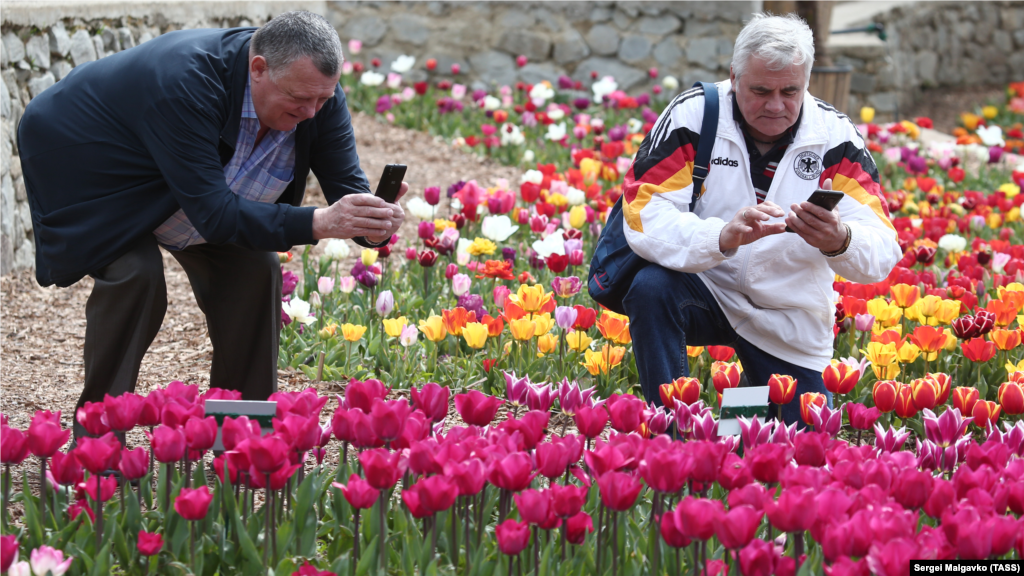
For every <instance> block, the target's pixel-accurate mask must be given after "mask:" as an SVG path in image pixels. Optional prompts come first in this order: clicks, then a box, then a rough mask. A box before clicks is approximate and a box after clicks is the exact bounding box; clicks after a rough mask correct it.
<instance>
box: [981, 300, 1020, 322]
mask: <svg viewBox="0 0 1024 576" xmlns="http://www.w3.org/2000/svg"><path fill="white" fill-rule="evenodd" d="M1007 294H1011V292H1007ZM985 310H988V311H989V312H991V313H993V314H995V315H996V326H1003V327H1005V326H1009V325H1010V323H1011V322H1013V320H1014V319H1015V318H1016V317H1017V311H1018V310H1019V308H1018V307H1017V306H1016V303H1015V302H1012V301H1009V300H996V299H992V300H990V301H989V303H988V306H986V307H985Z"/></svg>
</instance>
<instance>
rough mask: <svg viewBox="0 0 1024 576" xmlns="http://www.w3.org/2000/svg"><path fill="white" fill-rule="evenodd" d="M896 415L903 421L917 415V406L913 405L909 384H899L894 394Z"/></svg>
mask: <svg viewBox="0 0 1024 576" xmlns="http://www.w3.org/2000/svg"><path fill="white" fill-rule="evenodd" d="M895 410H896V415H897V416H899V417H900V418H903V419H904V420H905V419H907V418H910V417H912V416H914V415H915V414H917V405H916V404H914V390H913V389H912V388H911V387H910V385H909V384H900V389H899V390H898V391H897V392H896V406H895Z"/></svg>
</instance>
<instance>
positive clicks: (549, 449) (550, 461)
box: [535, 442, 569, 480]
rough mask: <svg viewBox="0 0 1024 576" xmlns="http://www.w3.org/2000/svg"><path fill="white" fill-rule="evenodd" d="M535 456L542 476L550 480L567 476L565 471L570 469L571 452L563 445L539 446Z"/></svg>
mask: <svg viewBox="0 0 1024 576" xmlns="http://www.w3.org/2000/svg"><path fill="white" fill-rule="evenodd" d="M535 454H536V457H537V469H538V470H539V471H540V475H541V476H544V477H545V478H548V479H550V480H554V479H555V478H558V477H559V476H561V475H563V474H565V469H566V468H568V467H569V451H568V450H566V448H565V447H564V446H562V445H561V444H555V443H553V442H545V443H543V444H538V445H537V448H536V451H535Z"/></svg>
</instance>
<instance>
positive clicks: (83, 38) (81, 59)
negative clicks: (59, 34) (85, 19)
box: [69, 30, 97, 66]
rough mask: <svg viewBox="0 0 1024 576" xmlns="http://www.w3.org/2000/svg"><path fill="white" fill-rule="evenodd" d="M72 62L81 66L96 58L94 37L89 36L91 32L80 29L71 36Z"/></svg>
mask: <svg viewBox="0 0 1024 576" xmlns="http://www.w3.org/2000/svg"><path fill="white" fill-rule="evenodd" d="M69 53H70V54H71V62H72V63H73V64H74V65H75V66H81V65H82V64H85V63H86V62H92V61H93V60H95V59H96V57H97V54H96V46H95V45H94V44H93V43H92V38H90V37H89V33H88V32H86V31H85V30H79V31H78V32H75V33H74V34H73V35H72V36H71V50H70V51H69Z"/></svg>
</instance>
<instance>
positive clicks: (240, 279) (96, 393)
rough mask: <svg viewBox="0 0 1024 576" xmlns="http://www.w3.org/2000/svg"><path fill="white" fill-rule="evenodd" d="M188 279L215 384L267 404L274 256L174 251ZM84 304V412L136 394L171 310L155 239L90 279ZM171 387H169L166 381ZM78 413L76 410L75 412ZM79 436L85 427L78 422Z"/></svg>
mask: <svg viewBox="0 0 1024 576" xmlns="http://www.w3.org/2000/svg"><path fill="white" fill-rule="evenodd" d="M171 254H172V255H173V256H174V258H175V259H176V260H177V261H178V263H179V264H181V266H182V268H184V269H185V273H186V274H188V279H189V283H190V284H191V285H192V292H193V294H195V297H196V303H198V304H199V308H200V309H201V310H202V311H203V313H204V314H205V315H206V326H207V328H208V329H209V332H210V340H211V342H212V344H213V366H212V367H211V369H210V386H211V387H217V388H225V389H230V390H239V391H241V392H242V398H243V399H245V400H266V399H267V397H268V396H270V394H272V393H273V392H275V391H276V390H277V354H278V343H279V337H280V330H281V268H280V263H279V260H278V257H277V254H276V253H274V252H258V251H253V250H248V249H246V248H241V247H238V246H234V245H228V244H224V245H216V246H215V245H212V244H198V245H194V246H190V247H188V248H186V249H184V250H181V251H171ZM91 276H92V277H93V278H94V279H95V280H96V284H95V286H94V287H93V289H92V294H90V296H89V300H88V302H87V304H86V306H85V317H86V329H85V389H84V390H83V391H82V396H81V398H79V400H78V407H81V406H83V405H84V404H85V403H86V402H101V401H103V396H104V394H110V395H111V396H118V395H120V394H123V393H124V392H130V391H134V390H135V384H136V382H137V380H138V378H139V366H140V365H141V364H142V357H143V356H144V355H145V354H146V350H147V349H148V348H149V345H150V344H152V342H153V339H154V338H156V334H157V332H158V331H159V330H160V325H161V324H162V323H163V319H164V313H165V312H166V311H167V285H166V283H165V281H164V265H163V259H162V258H161V255H160V248H159V246H158V244H157V241H156V237H154V236H147V237H145V238H144V239H143V240H142V241H140V242H139V243H138V245H137V246H136V247H135V248H134V249H132V250H131V251H130V252H128V253H127V254H125V255H124V256H121V257H120V258H118V259H117V260H115V261H114V262H112V263H111V264H109V265H108V266H106V267H105V268H103V269H101V270H99V271H98V272H96V273H94V274H91ZM161 384H166V383H161ZM76 410H77V407H76ZM75 428H76V430H75V435H76V437H77V436H80V435H81V434H80V433H84V432H85V431H84V429H80V425H79V424H78V423H77V422H76V423H75Z"/></svg>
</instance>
